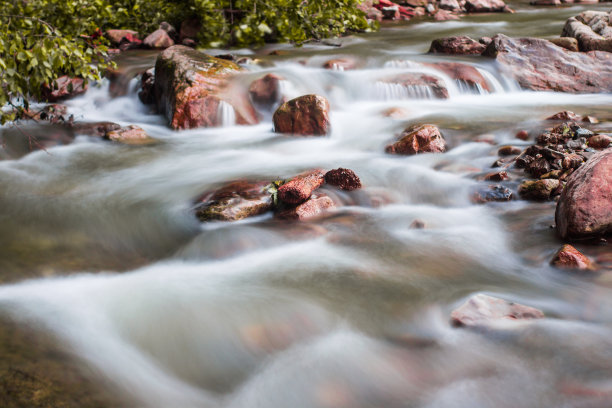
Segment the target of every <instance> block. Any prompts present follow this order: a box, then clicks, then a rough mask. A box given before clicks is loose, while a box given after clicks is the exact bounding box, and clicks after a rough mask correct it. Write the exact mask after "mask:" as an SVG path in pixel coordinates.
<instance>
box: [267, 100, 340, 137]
mask: <svg viewBox="0 0 612 408" xmlns="http://www.w3.org/2000/svg"><path fill="white" fill-rule="evenodd" d="M272 121H273V122H274V131H275V132H276V133H290V134H294V135H301V136H323V135H326V134H327V133H328V132H329V131H330V122H329V102H328V101H327V99H325V98H324V97H322V96H319V95H303V96H299V97H297V98H295V99H292V100H290V101H288V102H285V103H283V104H282V105H281V106H280V107H279V108H278V109H277V110H276V112H274V116H273V118H272Z"/></svg>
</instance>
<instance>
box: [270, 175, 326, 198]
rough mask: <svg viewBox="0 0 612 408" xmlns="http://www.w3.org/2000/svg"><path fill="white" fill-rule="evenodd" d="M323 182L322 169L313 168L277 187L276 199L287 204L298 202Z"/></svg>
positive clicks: (308, 196)
mask: <svg viewBox="0 0 612 408" xmlns="http://www.w3.org/2000/svg"><path fill="white" fill-rule="evenodd" d="M324 182H325V173H324V172H323V171H322V170H318V169H317V170H313V171H310V172H307V173H304V174H301V175H299V176H296V177H294V178H293V179H291V180H290V181H288V182H286V183H285V184H283V185H282V186H280V187H279V188H278V199H279V200H280V201H281V202H283V203H287V204H300V203H303V202H304V201H306V200H308V199H309V198H310V196H311V195H312V193H313V192H314V191H315V190H316V189H318V188H319V187H321V186H322V185H323V183H324Z"/></svg>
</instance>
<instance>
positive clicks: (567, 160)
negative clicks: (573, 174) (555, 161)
mask: <svg viewBox="0 0 612 408" xmlns="http://www.w3.org/2000/svg"><path fill="white" fill-rule="evenodd" d="M583 162H584V158H583V157H582V156H581V155H579V154H576V153H570V154H568V155H566V156H565V157H563V161H562V162H561V165H562V167H563V168H564V169H577V168H578V167H580V166H582V163H583Z"/></svg>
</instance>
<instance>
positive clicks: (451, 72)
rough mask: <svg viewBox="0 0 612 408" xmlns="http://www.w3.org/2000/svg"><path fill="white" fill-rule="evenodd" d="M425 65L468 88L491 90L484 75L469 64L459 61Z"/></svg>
mask: <svg viewBox="0 0 612 408" xmlns="http://www.w3.org/2000/svg"><path fill="white" fill-rule="evenodd" d="M425 65H427V66H431V67H433V68H435V69H438V70H440V71H442V72H444V73H445V74H446V75H448V76H449V77H451V78H452V79H454V80H455V81H460V82H462V83H464V84H466V85H468V86H469V87H470V88H473V89H476V90H478V91H486V92H491V88H490V87H489V83H488V82H487V80H486V79H485V77H484V76H482V74H481V73H480V72H479V71H478V70H477V69H476V68H474V67H473V66H471V65H467V64H461V63H459V62H438V63H435V64H425Z"/></svg>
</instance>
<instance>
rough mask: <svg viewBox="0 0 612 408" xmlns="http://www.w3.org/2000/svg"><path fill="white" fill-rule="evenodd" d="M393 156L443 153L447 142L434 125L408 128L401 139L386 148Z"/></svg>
mask: <svg viewBox="0 0 612 408" xmlns="http://www.w3.org/2000/svg"><path fill="white" fill-rule="evenodd" d="M385 151H386V152H387V153H391V154H403V155H411V154H419V153H443V152H445V151H446V142H445V141H444V137H442V134H441V133H440V130H439V129H438V128H437V127H436V126H434V125H415V126H411V127H409V128H407V129H406V130H404V132H403V133H402V135H401V137H400V139H399V140H398V141H397V142H395V143H393V144H390V145H388V146H387V147H386V148H385Z"/></svg>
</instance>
